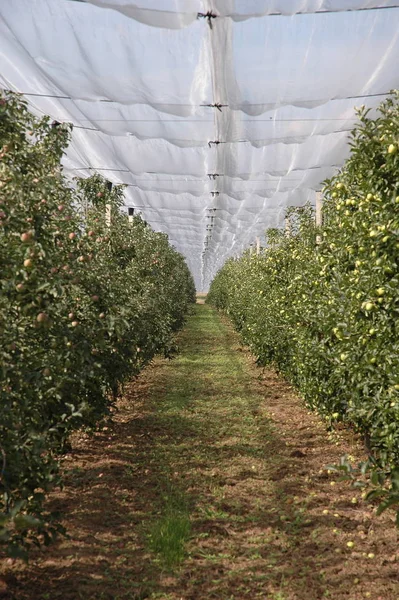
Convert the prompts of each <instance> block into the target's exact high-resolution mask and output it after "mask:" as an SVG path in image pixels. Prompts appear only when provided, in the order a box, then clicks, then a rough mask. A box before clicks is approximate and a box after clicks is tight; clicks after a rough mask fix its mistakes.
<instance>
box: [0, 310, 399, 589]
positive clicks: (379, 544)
mask: <svg viewBox="0 0 399 600" xmlns="http://www.w3.org/2000/svg"><path fill="white" fill-rule="evenodd" d="M178 343H179V346H180V354H179V355H178V356H177V357H176V358H175V359H173V360H167V359H157V360H156V361H155V362H154V364H153V365H152V366H150V367H149V368H147V369H146V370H145V371H144V372H143V373H142V375H141V376H140V378H139V379H138V380H137V381H133V382H132V383H131V384H129V385H128V386H127V388H126V391H125V394H124V396H123V398H122V399H121V400H120V401H119V404H118V409H117V412H115V414H114V417H113V419H112V422H111V423H109V424H108V425H107V426H105V427H104V428H103V429H102V430H101V431H99V432H98V433H96V434H94V435H91V436H88V435H83V434H82V435H78V436H75V439H74V440H73V451H72V452H71V454H70V455H68V456H66V457H65V459H64V461H63V467H64V469H65V474H66V475H65V481H66V485H65V487H64V489H63V490H62V491H57V492H55V493H53V495H52V497H51V500H50V504H51V506H52V507H53V508H57V509H59V510H61V511H62V513H63V514H64V515H65V518H64V524H65V526H66V527H67V529H68V533H69V537H68V538H67V539H60V541H59V542H57V544H56V545H54V546H52V547H50V548H48V549H45V550H40V551H35V552H34V553H33V554H32V559H31V562H30V563H29V564H28V565H24V564H23V563H20V562H13V561H11V560H5V561H3V564H2V566H1V570H0V574H1V576H2V581H3V583H2V587H0V597H1V598H4V599H5V598H7V599H10V600H11V599H13V600H57V599H60V600H61V599H62V600H80V599H82V600H83V599H85V600H101V599H103V600H143V599H145V598H149V599H155V598H158V599H163V600H208V599H213V598H214V599H217V600H230V599H236V600H246V599H248V600H250V599H251V600H253V599H255V598H262V599H265V600H318V599H323V598H332V599H333V600H344V599H345V600H362V599H364V598H371V599H372V600H398V599H399V569H398V566H399V564H398V563H399V547H398V535H397V531H396V529H395V527H394V525H393V515H392V514H389V513H387V514H385V515H383V516H382V517H378V518H377V517H376V516H375V511H374V509H373V507H372V506H370V505H368V504H365V503H364V502H363V501H362V500H361V498H360V496H359V492H355V491H354V490H353V489H352V488H350V487H349V485H348V484H347V483H345V482H340V481H339V480H338V479H337V477H336V476H335V475H329V474H328V473H327V471H326V470H325V467H326V465H329V464H333V463H337V462H338V461H339V458H340V457H341V456H342V455H343V454H345V453H347V454H350V455H352V456H354V458H359V459H360V458H364V456H363V447H362V444H361V442H360V441H359V440H358V439H356V438H355V437H354V436H353V435H352V434H351V433H349V432H345V431H340V432H334V433H329V432H328V431H327V429H326V427H325V424H324V423H323V422H322V421H321V419H319V418H318V417H317V416H316V415H315V414H311V413H309V412H308V411H307V410H306V409H305V408H304V406H303V404H302V402H301V400H300V399H299V398H298V397H297V395H296V394H295V393H294V392H293V391H292V389H291V388H290V386H289V385H288V384H287V383H286V382H285V381H284V380H282V379H281V378H280V377H278V376H277V375H276V374H275V373H274V372H273V371H271V370H265V371H261V370H260V369H258V368H257V367H256V366H255V364H254V360H253V358H252V357H251V356H250V355H249V354H248V352H247V351H246V349H245V348H243V347H242V345H241V344H240V342H239V338H238V335H237V334H236V333H235V332H234V331H233V330H232V328H231V326H230V325H229V324H228V323H227V322H226V321H225V320H224V319H222V318H221V317H220V316H219V315H218V314H217V313H216V312H215V311H214V310H212V309H211V308H209V307H208V306H207V305H205V306H196V307H195V309H194V314H193V315H192V316H191V317H190V319H189V322H188V324H187V327H186V328H185V329H184V331H183V332H181V334H180V335H179V340H178ZM186 520H187V521H188V522H189V530H187V527H185V523H186ZM348 542H353V545H352V544H349V546H348ZM176 549H177V550H178V551H176Z"/></svg>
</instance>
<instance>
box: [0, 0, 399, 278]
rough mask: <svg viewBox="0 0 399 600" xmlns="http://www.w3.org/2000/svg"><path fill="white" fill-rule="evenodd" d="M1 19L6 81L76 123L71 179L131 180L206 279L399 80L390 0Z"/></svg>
mask: <svg viewBox="0 0 399 600" xmlns="http://www.w3.org/2000/svg"><path fill="white" fill-rule="evenodd" d="M0 21H1V22H0V28H1V29H0V39H1V45H0V56H1V58H0V60H1V65H0V85H1V86H2V87H3V88H6V89H11V90H14V91H18V92H21V93H23V94H24V95H25V97H26V99H27V100H28V101H29V104H30V107H31V110H32V111H33V112H34V113H35V114H38V115H42V114H49V115H50V116H51V117H52V118H53V119H54V120H56V121H68V122H71V123H73V124H74V129H73V134H72V143H71V145H70V148H69V150H68V153H67V155H66V157H65V159H64V170H65V172H66V174H68V175H70V176H71V177H72V176H80V177H87V176H89V175H91V174H93V173H94V172H98V173H100V174H101V175H103V176H104V177H106V179H108V180H109V181H112V182H113V183H124V184H127V185H128V187H127V188H126V193H125V201H126V207H128V206H130V207H134V208H135V209H136V212H141V213H142V215H143V216H144V218H145V219H146V220H147V221H148V222H149V223H150V224H151V225H152V226H153V227H154V229H156V230H159V231H164V232H166V233H167V234H168V235H169V239H170V241H171V243H172V244H173V245H174V246H175V247H176V248H177V250H179V251H180V252H182V253H183V254H184V255H185V257H186V259H187V263H188V265H189V267H190V269H191V271H192V273H193V275H194V277H195V280H196V284H197V287H198V288H199V289H204V290H205V289H207V287H208V285H209V282H210V281H211V279H212V278H213V276H214V275H215V273H216V271H217V270H218V269H219V268H220V267H221V266H222V264H223V263H224V262H225V260H226V259H227V258H228V257H230V256H235V255H237V254H239V253H240V252H241V251H242V250H243V249H244V248H245V247H247V246H248V245H249V244H251V243H253V242H254V240H255V238H256V237H257V236H259V237H260V238H261V239H262V237H263V236H264V232H265V229H266V228H268V227H281V226H282V225H283V220H284V212H285V208H286V207H287V206H301V205H303V204H305V203H306V202H307V201H310V202H312V203H314V201H315V192H316V191H317V190H318V189H320V184H321V182H322V181H323V180H324V179H325V178H326V177H329V176H331V175H332V174H333V172H334V171H335V170H336V169H337V167H339V166H340V165H342V164H343V162H344V160H345V158H346V157H347V156H348V132H349V131H350V130H351V128H352V127H353V125H354V123H355V122H356V112H355V108H354V107H355V106H356V105H357V106H359V105H362V104H365V105H366V106H369V107H371V108H373V109H374V108H375V107H376V106H377V105H378V104H379V103H380V102H381V100H383V99H384V98H385V97H386V95H387V94H388V93H389V91H390V90H391V89H393V88H397V87H399V66H398V64H399V63H398V56H399V2H395V1H390V0H385V1H384V0H87V1H86V2H85V1H82V0H8V1H3V2H0Z"/></svg>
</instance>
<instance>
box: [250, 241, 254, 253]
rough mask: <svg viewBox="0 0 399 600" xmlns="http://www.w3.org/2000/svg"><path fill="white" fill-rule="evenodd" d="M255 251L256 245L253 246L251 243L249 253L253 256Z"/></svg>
mask: <svg viewBox="0 0 399 600" xmlns="http://www.w3.org/2000/svg"><path fill="white" fill-rule="evenodd" d="M253 251H254V247H253V245H252V244H251V245H250V247H249V254H250V256H252V254H253Z"/></svg>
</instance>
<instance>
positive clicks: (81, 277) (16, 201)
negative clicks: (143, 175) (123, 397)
mask: <svg viewBox="0 0 399 600" xmlns="http://www.w3.org/2000/svg"><path fill="white" fill-rule="evenodd" d="M69 137H70V127H68V126H64V125H58V126H54V124H53V125H51V124H50V121H49V119H48V118H44V119H37V118H35V117H34V116H32V114H30V113H29V112H28V110H27V106H26V104H25V103H24V102H23V101H22V100H21V98H20V97H19V96H16V95H12V94H10V93H3V94H2V95H1V96H0V159H1V162H0V341H1V344H0V390H1V410H0V543H1V544H2V545H3V548H7V549H8V552H9V553H10V554H11V555H14V556H15V555H21V554H23V553H24V548H26V547H27V546H29V545H30V544H32V543H40V542H43V541H44V542H45V543H49V542H50V541H51V539H52V538H53V536H54V535H55V533H56V532H57V528H59V526H58V525H57V524H56V523H55V522H53V520H52V516H51V515H49V514H47V513H46V511H45V510H44V508H43V504H44V500H45V497H46V494H47V492H48V491H49V490H51V489H52V488H53V487H54V486H56V485H59V484H60V481H61V480H60V473H59V467H58V463H59V455H60V453H62V452H63V450H64V449H65V447H66V446H67V444H68V441H67V440H68V436H69V434H70V433H71V431H73V430H75V429H77V428H81V427H84V426H85V427H92V426H94V425H95V424H96V423H97V422H98V421H99V419H101V417H103V416H104V415H106V414H107V412H108V411H109V408H110V406H111V404H112V402H113V400H114V399H115V397H116V395H117V394H118V391H119V390H120V387H121V385H122V384H123V382H124V381H125V380H126V379H127V378H131V377H132V376H135V375H137V374H138V373H139V371H140V370H141V369H142V368H143V366H144V365H146V364H147V363H148V362H149V361H150V360H151V358H152V357H153V356H154V354H155V353H158V352H160V351H162V352H166V353H167V352H169V350H170V347H171V343H172V334H173V332H174V330H176V329H177V328H179V327H180V326H181V325H182V323H183V319H184V315H185V312H186V310H187V307H188V304H189V303H190V302H192V301H193V299H194V293H195V292H194V284H193V280H192V277H191V275H190V273H189V271H188V268H187V266H186V264H185V262H184V260H183V257H182V256H181V255H180V254H178V253H177V252H176V251H175V250H174V249H173V248H172V247H171V246H170V245H169V244H168V240H167V236H165V235H164V234H161V233H155V232H154V231H153V230H151V228H150V227H147V226H146V223H145V222H144V221H142V220H141V218H140V217H135V218H134V220H133V222H132V223H129V222H128V218H127V216H125V215H123V214H122V212H121V211H120V209H119V207H120V205H121V203H122V194H123V190H122V189H121V188H120V187H119V188H118V187H114V188H112V187H111V186H109V185H108V184H107V182H106V181H104V180H103V179H102V178H100V177H99V176H95V177H91V178H89V179H86V180H81V181H78V182H76V185H75V186H73V187H71V185H68V183H67V181H66V180H65V178H64V176H63V173H62V169H61V167H60V161H61V158H62V156H63V153H64V151H65V148H66V147H67V144H68V141H69ZM110 187H111V189H109V188H110ZM107 213H108V215H107ZM107 217H108V218H107ZM109 221H110V223H109Z"/></svg>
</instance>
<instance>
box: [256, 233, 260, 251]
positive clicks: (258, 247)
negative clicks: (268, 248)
mask: <svg viewBox="0 0 399 600" xmlns="http://www.w3.org/2000/svg"><path fill="white" fill-rule="evenodd" d="M256 254H257V255H259V254H260V238H258V237H257V238H256Z"/></svg>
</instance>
